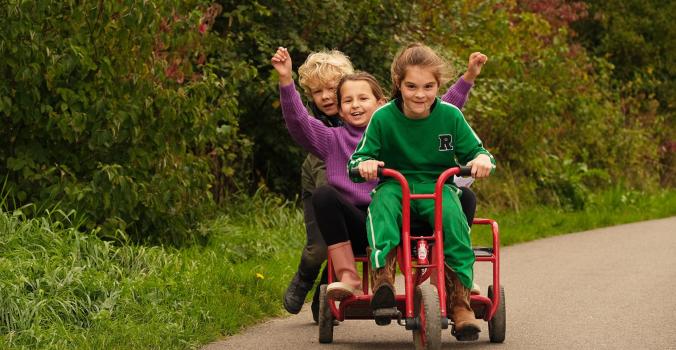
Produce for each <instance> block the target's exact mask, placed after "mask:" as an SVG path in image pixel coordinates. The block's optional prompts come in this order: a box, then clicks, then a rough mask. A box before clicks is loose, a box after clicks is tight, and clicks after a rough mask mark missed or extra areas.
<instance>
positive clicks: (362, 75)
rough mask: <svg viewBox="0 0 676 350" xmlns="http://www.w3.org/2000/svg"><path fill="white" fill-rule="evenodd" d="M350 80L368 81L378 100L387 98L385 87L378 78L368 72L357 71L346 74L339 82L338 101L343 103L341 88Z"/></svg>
mask: <svg viewBox="0 0 676 350" xmlns="http://www.w3.org/2000/svg"><path fill="white" fill-rule="evenodd" d="M348 81H365V82H366V83H368V84H369V86H370V87H371V92H373V96H374V97H375V98H376V100H386V99H387V96H385V93H384V92H383V88H381V87H380V84H378V80H376V78H375V77H374V76H373V75H371V74H369V73H366V72H361V71H357V72H354V73H352V74H348V75H346V76H343V78H342V79H340V82H339V83H338V87H337V88H336V96H337V97H338V99H337V100H338V103H341V101H340V99H341V96H342V94H341V92H340V89H341V88H342V87H343V84H345V82H348Z"/></svg>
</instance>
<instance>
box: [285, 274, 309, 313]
mask: <svg viewBox="0 0 676 350" xmlns="http://www.w3.org/2000/svg"><path fill="white" fill-rule="evenodd" d="M313 282H314V281H304V280H303V278H302V277H301V276H300V273H299V272H296V274H295V275H293V279H292V280H291V283H289V287H288V288H286V293H285V294H284V308H285V309H286V311H288V312H289V313H292V314H297V313H299V312H300V309H301V308H302V307H303V303H305V297H306V296H307V293H308V292H309V291H310V289H311V288H312V285H313Z"/></svg>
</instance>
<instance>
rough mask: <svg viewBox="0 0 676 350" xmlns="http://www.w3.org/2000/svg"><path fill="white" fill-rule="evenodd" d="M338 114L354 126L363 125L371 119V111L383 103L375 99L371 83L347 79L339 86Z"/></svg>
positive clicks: (381, 100) (383, 102) (382, 100)
mask: <svg viewBox="0 0 676 350" xmlns="http://www.w3.org/2000/svg"><path fill="white" fill-rule="evenodd" d="M340 100H341V101H340V116H341V117H342V118H343V120H344V121H345V122H346V123H348V124H350V125H352V126H355V127H364V126H366V125H367V124H368V123H369V121H370V120H371V116H373V112H375V110H376V109H378V107H380V106H382V105H383V104H385V100H384V99H382V98H381V99H377V98H376V96H375V95H374V94H373V89H371V85H370V84H369V83H368V82H366V81H364V80H348V81H345V82H344V83H343V85H342V86H341V87H340Z"/></svg>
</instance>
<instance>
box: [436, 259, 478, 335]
mask: <svg viewBox="0 0 676 350" xmlns="http://www.w3.org/2000/svg"><path fill="white" fill-rule="evenodd" d="M444 272H445V274H446V276H445V277H446V313H447V314H448V315H449V317H450V318H451V321H453V330H452V334H453V335H454V336H455V338H456V339H458V340H459V341H472V340H477V339H479V332H481V324H480V323H479V320H477V319H476V317H475V316H474V311H473V310H472V308H471V307H470V305H469V296H470V293H471V292H470V288H466V287H465V286H464V285H463V284H462V282H460V279H459V278H458V275H457V274H456V273H455V271H453V270H452V269H451V268H450V267H449V266H448V265H445V266H444Z"/></svg>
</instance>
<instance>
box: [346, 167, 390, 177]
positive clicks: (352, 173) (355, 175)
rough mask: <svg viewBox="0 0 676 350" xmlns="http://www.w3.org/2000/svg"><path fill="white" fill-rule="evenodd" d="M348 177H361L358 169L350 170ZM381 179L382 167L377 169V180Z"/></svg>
mask: <svg viewBox="0 0 676 350" xmlns="http://www.w3.org/2000/svg"><path fill="white" fill-rule="evenodd" d="M350 177H358V178H360V177H361V173H359V168H352V169H350ZM382 177H383V167H378V178H382Z"/></svg>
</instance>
